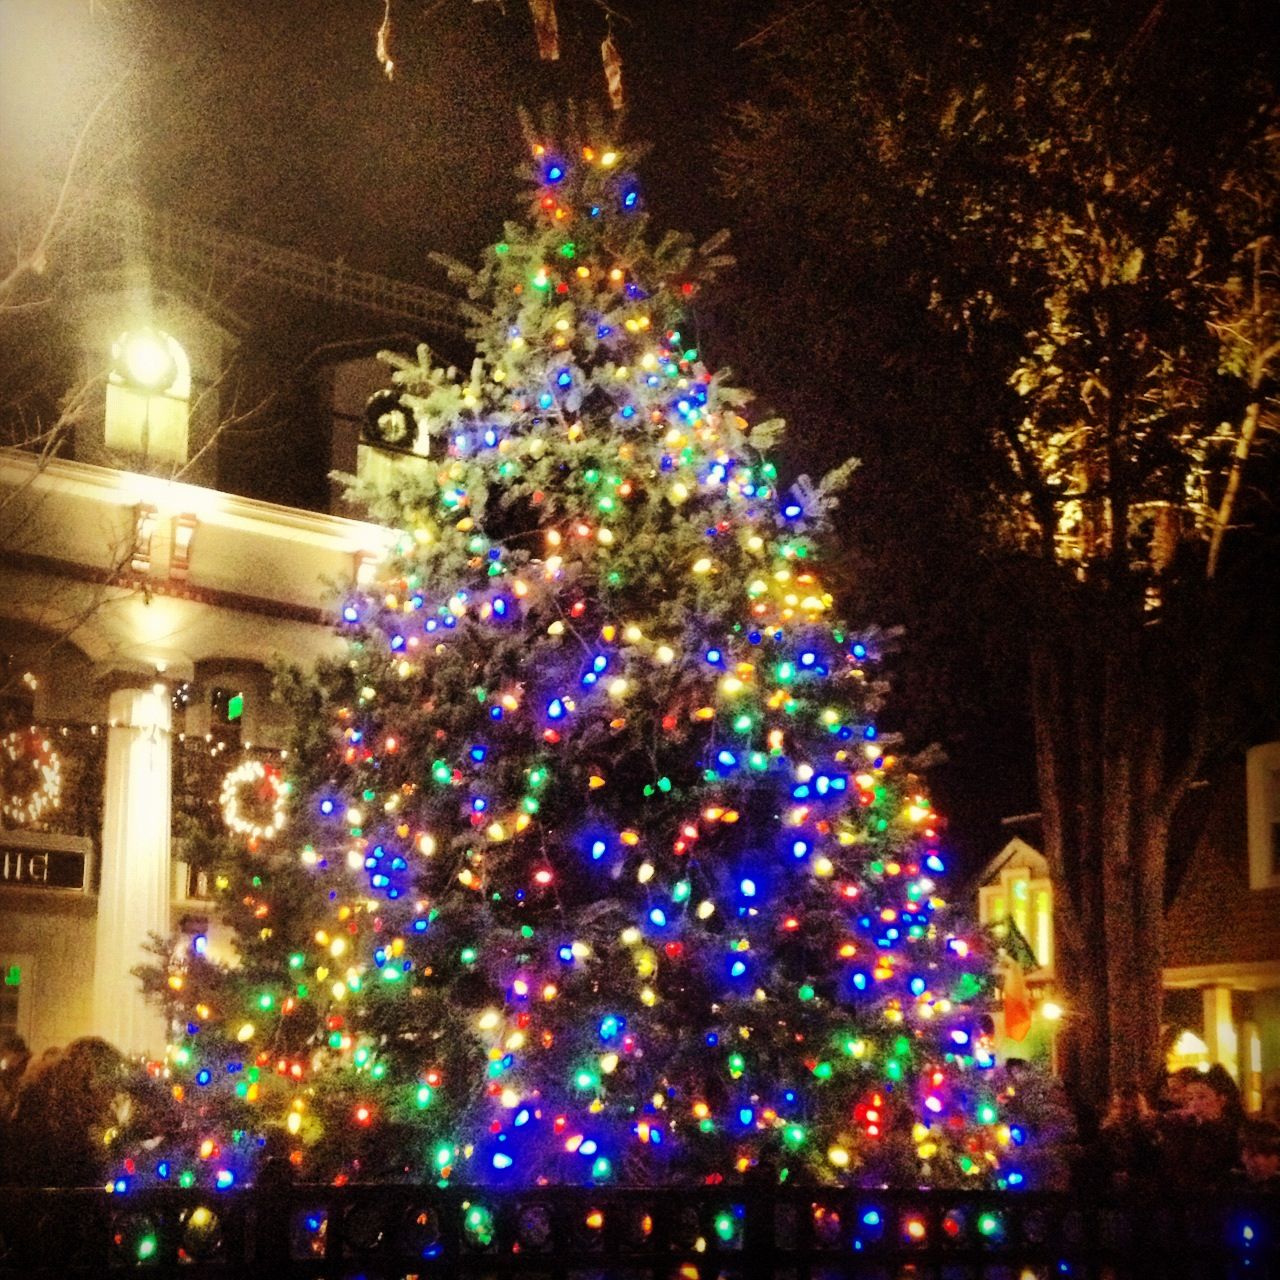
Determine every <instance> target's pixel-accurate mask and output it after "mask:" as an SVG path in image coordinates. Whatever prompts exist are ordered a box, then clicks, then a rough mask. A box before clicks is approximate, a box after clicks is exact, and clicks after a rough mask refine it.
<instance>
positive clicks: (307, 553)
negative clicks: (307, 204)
mask: <svg viewBox="0 0 1280 1280" xmlns="http://www.w3.org/2000/svg"><path fill="white" fill-rule="evenodd" d="M193 228H194V229H193ZM178 230H179V231H180V232H182V235H177V234H175V233H174V232H173V228H167V232H168V234H167V236H166V238H165V239H164V241H163V244H164V245H165V246H167V249H166V250H165V251H166V252H168V253H169V254H170V255H172V254H174V253H176V252H177V250H178V249H181V250H182V252H183V253H185V254H186V258H187V259H190V262H187V261H186V259H184V260H183V262H184V263H185V264H186V265H188V266H190V265H192V264H194V266H196V267H202V266H206V265H208V263H207V262H206V261H205V259H200V258H199V255H200V254H202V253H203V254H205V255H206V258H207V256H208V255H209V254H211V253H213V252H214V251H215V250H216V251H217V254H219V255H222V257H226V255H227V254H228V253H230V252H231V251H232V250H234V255H233V256H234V259H235V262H236V263H237V264H238V265H239V266H240V267H241V268H242V269H244V270H246V271H247V270H250V269H252V270H253V271H256V272H257V274H258V277H259V282H260V283H265V284H274V285H275V286H276V287H277V288H278V289H280V290H285V291H287V290H288V289H290V288H291V289H293V290H294V292H295V293H298V292H299V291H300V292H301V293H302V295H304V297H305V298H306V299H308V300H311V301H309V302H308V305H312V303H313V302H315V301H319V302H321V303H323V302H325V301H326V300H328V301H330V302H334V303H335V305H336V304H337V303H342V304H344V305H348V306H356V305H363V306H365V307H367V308H369V309H371V311H372V312H376V313H379V319H378V320H377V321H376V323H375V322H374V321H373V320H371V319H369V318H368V317H366V324H365V331H366V332H367V333H368V334H369V338H368V340H367V341H364V342H363V347H362V344H361V342H360V341H354V342H353V341H352V340H351V339H350V333H351V332H352V330H353V328H354V329H355V330H356V331H359V329H360V326H359V325H358V324H356V325H354V326H352V325H350V324H349V325H348V327H347V328H346V329H345V330H344V331H343V332H344V341H343V342H341V343H336V342H324V341H322V338H323V337H325V336H328V335H327V334H323V333H321V334H313V335H312V336H311V337H309V338H308V337H307V335H306V334H301V335H300V334H297V333H292V332H291V333H290V334H289V335H287V336H288V337H289V340H290V341H291V342H292V343H293V347H291V348H290V350H291V351H292V350H297V349H300V348H305V347H306V344H307V343H308V342H309V343H310V344H311V347H312V348H313V349H314V350H315V351H318V352H320V353H321V355H320V357H319V358H316V359H311V360H303V361H301V362H299V363H298V364H297V365H296V366H295V367H294V369H293V373H294V375H295V376H294V379H293V384H292V386H293V388H294V390H293V391H290V392H288V393H286V394H279V393H277V392H269V393H268V394H267V395H266V396H265V397H261V398H260V397H259V395H258V391H259V390H260V389H261V385H262V380H261V379H260V381H259V387H258V389H257V390H253V391H252V394H251V395H249V396H248V399H249V400H253V401H258V400H259V399H261V402H262V403H265V404H267V406H268V409H269V410H270V411H269V412H267V413H261V412H260V413H258V414H257V417H256V418H254V416H253V415H252V414H246V413H245V412H244V406H245V398H246V397H245V393H244V392H243V388H242V387H241V389H240V390H237V387H238V386H240V384H239V383H238V381H237V378H238V376H239V370H238V367H237V364H236V361H237V352H238V349H239V348H241V347H242V346H244V345H245V343H246V341H247V340H249V339H251V340H252V341H251V345H254V346H256V347H260V348H261V349H262V350H265V351H270V350H271V342H270V341H266V340H260V339H259V338H257V337H254V336H253V335H254V333H255V332H260V330H259V331H253V330H252V329H251V328H250V327H248V326H246V325H245V324H243V323H241V322H240V321H238V320H237V318H236V316H235V315H233V314H232V313H231V312H230V310H228V309H227V308H226V307H225V306H219V307H210V306H208V305H201V303H200V302H199V301H197V302H193V301H192V299H193V298H200V297H201V295H200V294H199V293H198V292H197V291H194V290H191V289H189V288H184V287H183V285H182V282H181V278H180V277H179V276H176V275H175V274H174V273H173V271H172V270H171V269H169V268H172V267H173V265H174V264H172V263H170V264H168V266H167V268H166V273H161V274H163V275H164V277H165V278H164V287H160V286H159V285H158V284H157V276H156V273H155V272H154V271H153V269H152V268H153V267H154V266H155V263H154V261H153V262H152V263H150V264H148V265H147V266H145V267H144V268H139V266H138V262H139V261H142V260H143V259H142V258H141V257H140V246H139V245H138V244H136V243H131V244H130V245H129V246H128V248H129V249H130V252H129V253H128V254H118V253H116V254H115V255H114V256H112V253H114V249H113V246H114V245H115V241H113V240H112V239H111V237H110V236H107V237H105V238H104V237H103V236H102V235H98V236H97V238H96V239H94V240H93V242H92V243H93V249H94V254H95V255H96V257H95V260H94V261H93V262H92V263H91V264H90V266H91V268H92V269H86V270H82V271H80V272H79V274H77V272H76V271H73V270H71V269H70V268H68V272H69V275H68V276H67V278H64V279H63V280H62V281H61V283H62V285H63V286H64V290H63V293H64V295H65V299H66V301H65V302H63V303H62V304H60V305H59V307H55V308H53V310H54V311H55V312H56V315H54V319H53V321H51V322H49V328H48V331H47V332H41V333H39V334H32V333H27V334H25V335H20V336H24V337H25V338H26V339H27V345H28V348H30V349H31V350H37V351H50V350H56V351H57V352H58V353H59V358H60V360H61V364H60V366H59V369H58V372H57V373H56V377H57V378H60V379H61V386H62V387H66V386H67V385H68V383H69V384H70V385H71V386H72V388H73V390H72V391H71V393H70V395H69V396H63V395H62V394H61V392H59V397H60V398H58V397H54V396H52V395H51V396H47V397H46V398H45V400H44V405H45V416H44V419H43V421H44V422H46V423H47V422H49V421H53V422H54V423H55V424H56V425H55V427H54V428H53V429H46V430H42V431H35V432H28V433H27V435H26V438H23V431H22V427H23V425H24V423H23V422H22V421H20V422H19V423H18V428H17V429H16V430H15V427H14V424H13V423H12V422H6V423H5V429H6V431H7V433H8V434H7V439H8V440H10V441H14V442H15V447H5V448H0V1033H4V1032H16V1033H18V1034H21V1035H22V1036H23V1037H24V1038H25V1039H26V1041H27V1042H28V1044H29V1045H30V1047H31V1048H32V1050H33V1051H34V1052H36V1053H39V1052H41V1051H43V1050H44V1049H46V1048H49V1047H52V1046H57V1045H62V1044H65V1043H67V1042H68V1041H69V1040H71V1039H74V1038H76V1037H78V1036H82V1035H88V1034H94V1035H100V1036H103V1037H105V1038H106V1039H108V1040H110V1041H111V1042H112V1043H114V1044H116V1045H117V1046H118V1047H119V1048H121V1049H122V1050H124V1051H126V1052H128V1053H130V1054H135V1055H145V1056H156V1055H159V1054H160V1053H162V1052H163V1049H164V1043H165V1028H164V1027H163V1025H162V1022H161V1018H160V1016H159V1014H158V1013H157V1011H156V1010H155V1009H153V1008H152V1007H150V1006H149V1005H147V1003H146V1002H144V1001H143V999H142V997H141V994H140V986H139V983H138V980H137V978H136V977H135V976H134V975H133V972H132V971H133V969H134V968H135V967H136V966H138V965H139V964H142V963H144V962H146V960H147V959H148V953H147V951H146V950H145V948H146V945H147V941H148V939H149V938H151V937H152V936H159V937H168V936H170V935H171V934H172V933H173V931H175V930H178V931H181V930H182V929H184V928H188V929H190V930H191V931H193V932H194V931H196V930H197V929H201V928H203V927H204V926H205V924H206V923H207V920H208V915H209V901H208V898H209V893H208V890H209V886H208V885H207V884H206V883H205V882H204V877H203V876H202V875H201V874H200V873H199V871H198V869H194V868H192V866H191V865H189V863H188V861H187V859H186V858H185V857H184V847H183V843H182V839H181V833H182V830H183V826H182V824H183V818H184V815H187V816H189V815H190V814H191V813H192V812H196V811H200V812H206V813H207V812H208V810H209V806H210V805H217V804H220V805H221V807H222V808H223V810H224V812H227V813H228V816H230V817H232V818H233V819H234V817H235V811H236V809H237V806H241V807H244V808H247V807H250V806H252V807H255V808H256V809H262V808H263V807H264V805H265V809H266V812H268V813H269V814H270V813H272V812H274V808H273V806H274V804H275V801H276V800H278V799H279V795H278V792H279V783H280V777H281V767H282V764H283V761H282V755H283V753H284V750H285V745H286V741H287V725H286V723H285V721H284V719H283V716H282V712H281V711H280V710H279V709H278V708H276V707H275V706H274V705H273V703H272V701H271V696H270V695H271V688H272V671H273V668H274V667H275V666H276V665H277V664H281V663H284V664H296V665H298V666H301V667H304V668H305V667H308V666H310V665H312V664H314V663H315V662H316V661H317V660H319V659H320V658H321V657H322V656H324V655H326V654H333V653H337V652H340V645H339V642H338V640H337V638H336V633H335V629H334V625H333V624H334V617H333V610H334V605H335V602H336V601H337V599H338V598H339V596H340V593H341V592H342V591H343V589H344V588H346V587H348V586H349V585H350V584H351V583H352V582H353V581H356V580H358V579H359V578H360V577H361V575H362V574H366V573H368V572H370V571H371V570H372V568H373V566H374V565H375V564H376V563H377V561H378V560H380V559H381V558H382V556H383V555H384V554H385V551H386V548H387V545H388V540H389V538H390V537H391V536H392V535H391V534H390V533H389V532H388V531H387V530H385V529H383V528H380V527H377V526H374V525H371V524H368V523H365V522H363V521H361V520H359V519H354V518H351V515H350V513H349V512H347V509H346V508H345V507H344V506H343V505H342V502H341V499H340V497H338V496H337V495H338V493H339V487H338V486H334V487H332V488H331V486H330V483H329V481H328V479H327V476H328V473H329V472H330V470H331V469H332V468H333V467H335V466H336V467H338V468H340V469H341V470H344V471H347V472H354V471H356V470H358V469H359V467H360V465H361V463H360V455H361V445H360V443H359V440H360V434H361V430H362V422H363V417H362V415H363V408H364V401H365V399H366V398H367V396H368V392H369V390H370V388H372V387H374V386H377V385H379V383H381V382H382V381H384V380H385V376H384V371H383V369H382V366H380V365H379V364H378V363H377V362H376V361H375V360H373V359H371V358H369V355H368V353H369V352H370V351H372V350H374V349H376V348H377V347H378V346H381V345H388V344H386V343H384V342H382V341H381V340H379V339H378V337H377V335H378V334H379V333H380V332H382V330H380V329H379V328H378V327H377V325H378V324H381V323H384V321H385V315H386V314H388V313H389V314H391V315H393V316H395V317H396V318H397V319H398V321H399V322H400V323H401V324H404V323H405V322H406V319H412V318H413V317H415V316H418V318H421V316H420V315H419V313H421V314H422V315H426V314H428V312H429V311H430V308H435V309H436V311H438V310H439V309H440V299H439V298H437V297H436V296H435V295H430V294H428V293H427V291H425V290H420V289H415V288H414V287H412V286H398V285H396V284H395V282H388V281H382V280H379V279H378V278H377V277H372V276H363V275H360V274H359V273H352V272H343V271H341V270H340V269H336V268H335V269H330V268H328V267H326V265H325V264H313V263H310V262H309V261H306V260H303V259H302V256H301V255H297V254H292V255H285V254H284V251H274V250H270V248H269V247H268V246H257V245H255V244H253V243H251V242H241V241H239V240H236V241H235V242H234V243H231V244H230V246H229V247H228V244H226V243H224V241H226V240H227V239H228V238H227V237H221V236H220V233H214V232H212V231H209V230H208V229H201V228H199V227H197V226H195V224H191V226H184V227H179V228H178ZM201 237H203V239H202V238H201ZM210 237H214V240H213V241H211V242H210V243H209V244H206V243H205V241H206V240H209V238H210ZM219 237H220V238H219ZM246 245H247V246H248V247H246ZM104 246H105V248H104ZM175 246H176V248H175ZM116 247H118V246H116ZM106 250H112V253H107V252H106ZM135 250H138V251H139V252H134V251H135ZM104 254H105V256H106V259H108V260H105V261H104V260H103V258H104ZM254 255H257V256H256V257H255V256H254ZM282 255H283V256H282ZM117 259H118V260H117ZM197 259H199V260H197ZM259 259H261V260H260V261H259ZM210 261H212V259H210ZM219 261H221V258H219ZM178 265H183V263H179V264H178ZM335 271H336V272H337V274H336V276H335ZM299 281H300V282H301V284H299ZM352 281H355V283H356V284H358V285H359V286H360V289H359V290H358V291H357V292H358V294H359V296H355V295H354V294H353V295H352V296H351V297H348V296H347V295H348V294H351V293H352V289H353V288H354V286H353V285H352V283H351V282H352ZM339 286H341V287H339ZM335 289H336V290H337V296H336V300H335V298H334V297H330V296H329V295H332V294H334V291H335ZM203 300H204V302H205V303H207V290H206V291H204V294H203ZM428 303H429V304H430V307H428ZM397 308H398V309H399V310H397ZM415 308H416V310H415ZM388 309H390V310H389V312H388ZM406 309H407V310H406ZM39 314H41V315H44V314H45V313H44V312H41V313H39ZM42 323H43V321H42ZM289 323H290V324H293V323H296V316H291V317H290V319H289ZM246 335H249V339H247V338H246ZM399 337H400V339H401V341H400V344H399V345H401V346H402V347H404V346H406V345H408V347H409V349H412V343H411V341H410V339H411V338H412V334H410V335H407V336H406V335H405V334H403V333H401V334H399ZM282 341H283V340H282ZM353 351H354V352H355V353H354V354H353ZM20 363H21V362H20V360H18V359H17V357H15V358H14V359H12V360H11V361H10V362H9V364H10V367H11V368H12V367H16V366H17V365H18V364H20ZM285 372H286V371H284V370H282V377H281V386H285V385H286V382H285V379H284V373H285ZM267 382H268V385H269V384H270V379H267ZM300 385H301V386H303V387H304V390H305V393H306V396H307V397H308V398H309V399H308V401H307V403H308V405H309V407H310V409H311V412H310V413H309V414H297V413H296V412H295V409H296V405H297V404H298V403H299V402H300V399H299V396H298V395H297V394H296V388H297V387H298V386H300ZM291 396H292V398H291ZM33 400H34V398H33ZM34 402H36V403H39V402H38V400H34ZM49 406H62V407H54V408H50V407H49ZM67 406H69V407H67ZM260 407H261V404H259V408H260ZM264 441H265V442H266V443H265V444H264ZM255 449H256V450H257V452H256V453H255V452H254V450H255ZM247 460H248V461H247ZM296 468H306V470H307V471H308V476H307V477H305V478H299V477H296V476H294V475H292V474H291V469H296ZM268 471H269V472H270V474H267V473H268ZM227 477H231V478H232V481H231V483H226V482H225V481H226V478H227ZM304 480H305V482H303V481H304ZM220 484H221V485H222V487H219V486H220ZM232 489H235V490H237V491H236V492H232V491H231V490H232ZM293 491H296V492H298V493H299V494H300V495H303V496H302V497H300V498H299V499H298V502H299V505H296V506H294V505H286V504H282V503H280V502H278V501H270V500H267V499H266V497H265V496H263V495H268V494H277V493H290V492H293ZM308 495H309V496H308ZM316 495H319V497H318V500H317V497H316ZM308 501H309V502H310V507H308V505H307V503H308ZM326 506H327V508H328V509H325V510H317V509H314V508H315V507H326ZM241 802H243V805H242V804H241ZM242 817H243V815H242ZM255 821H256V819H255Z"/></svg>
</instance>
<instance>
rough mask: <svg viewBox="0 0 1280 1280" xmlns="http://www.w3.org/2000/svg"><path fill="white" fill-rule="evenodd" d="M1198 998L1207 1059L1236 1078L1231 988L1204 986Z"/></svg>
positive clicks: (1236, 1051) (1234, 1025)
mask: <svg viewBox="0 0 1280 1280" xmlns="http://www.w3.org/2000/svg"><path fill="white" fill-rule="evenodd" d="M1200 999H1201V1001H1202V1002H1203V1007H1204V1042H1205V1044H1206V1045H1207V1046H1208V1048H1209V1061H1210V1062H1220V1063H1222V1065H1223V1066H1224V1067H1226V1069H1227V1070H1228V1071H1229V1072H1230V1073H1231V1075H1232V1077H1233V1078H1235V1079H1236V1080H1238V1079H1239V1078H1240V1064H1239V1060H1238V1057H1237V1054H1238V1045H1237V1042H1236V1024H1235V1023H1234V1022H1233V1021H1232V1018H1231V988H1230V987H1205V988H1203V989H1202V990H1201V993H1200Z"/></svg>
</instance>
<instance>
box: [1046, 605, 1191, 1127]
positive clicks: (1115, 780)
mask: <svg viewBox="0 0 1280 1280" xmlns="http://www.w3.org/2000/svg"><path fill="white" fill-rule="evenodd" d="M1119 614H1120V611H1119V610H1116V609H1113V608H1111V607H1109V605H1108V602H1107V601H1106V600H1105V599H1101V600H1100V599H1099V598H1098V597H1096V596H1095V597H1092V598H1091V599H1090V601H1089V604H1088V605H1087V606H1086V607H1081V608H1079V609H1078V610H1072V609H1070V608H1058V609H1056V610H1055V611H1054V616H1053V628H1052V631H1050V630H1049V629H1048V628H1045V629H1044V630H1043V631H1041V632H1040V633H1039V634H1038V635H1036V636H1035V637H1034V638H1033V644H1032V681H1031V684H1032V696H1031V700H1032V711H1033V716H1034V721H1035V727H1036V755H1037V775H1038V783H1039V791H1040V806H1041V814H1042V819H1043V846H1044V853H1045V856H1046V858H1047V859H1048V862H1049V866H1050V874H1051V877H1052V879H1053V884H1054V893H1055V900H1056V904H1057V936H1058V939H1059V943H1058V949H1057V950H1058V957H1059V973H1060V982H1061V986H1062V988H1063V991H1064V995H1065V1000H1064V1003H1065V1006H1066V1010H1067V1017H1066V1019H1065V1020H1064V1023H1063V1029H1062V1035H1061V1040H1060V1047H1061V1055H1060V1057H1061V1065H1062V1073H1063V1077H1064V1080H1065V1082H1066V1084H1067V1087H1068V1090H1069V1091H1070V1093H1071V1095H1072V1097H1073V1098H1074V1099H1075V1100H1076V1101H1077V1103H1079V1104H1081V1105H1084V1106H1088V1107H1090V1108H1093V1109H1095V1110H1098V1109H1101V1108H1102V1107H1104V1106H1105V1105H1106V1103H1107V1101H1108V1099H1109V1098H1110V1096H1111V1095H1112V1094H1113V1093H1114V1092H1115V1091H1116V1090H1118V1089H1123V1088H1139V1089H1143V1090H1146V1089H1149V1088H1151V1087H1152V1085H1153V1083H1154V1081H1155V1077H1156V1074H1157V1072H1158V1070H1159V1067H1160V1031H1161V1004H1162V996H1163V988H1162V980H1161V972H1162V958H1163V950H1164V889H1165V865H1166V856H1167V852H1168V843H1169V815H1170V814H1171V813H1172V810H1173V798H1172V797H1171V795H1170V784H1169V782H1168V781H1167V779H1168V776H1169V770H1168V768H1167V761H1166V754H1167V752H1166V743H1167V740H1168V734H1167V731H1166V721H1167V720H1168V719H1169V717H1170V716H1171V715H1175V714H1177V713H1176V710H1175V709H1174V707H1173V705H1172V704H1171V701H1170V699H1169V698H1168V697H1166V696H1165V693H1166V691H1167V689H1168V685H1167V684H1166V683H1165V681H1163V680H1162V679H1160V676H1161V674H1162V673H1161V672H1160V670H1159V667H1160V659H1159V655H1158V653H1157V652H1156V651H1155V649H1154V648H1153V646H1152V645H1151V643H1150V641H1149V638H1148V634H1147V631H1146V629H1145V628H1144V627H1143V626H1142V623H1141V622H1140V621H1139V622H1137V623H1136V624H1135V623H1134V622H1131V621H1129V620H1127V619H1125V618H1122V617H1121V616H1119Z"/></svg>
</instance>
